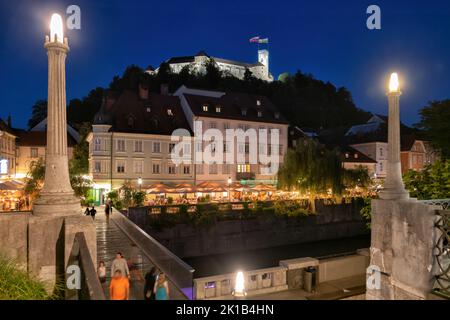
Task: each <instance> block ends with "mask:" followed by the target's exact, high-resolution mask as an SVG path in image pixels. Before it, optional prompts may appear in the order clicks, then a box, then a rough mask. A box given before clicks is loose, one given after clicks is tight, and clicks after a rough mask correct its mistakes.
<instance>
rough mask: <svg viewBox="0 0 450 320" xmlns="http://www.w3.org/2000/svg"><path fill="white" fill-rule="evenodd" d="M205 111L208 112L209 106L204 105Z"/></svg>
mask: <svg viewBox="0 0 450 320" xmlns="http://www.w3.org/2000/svg"><path fill="white" fill-rule="evenodd" d="M203 111H204V112H208V105H207V104H204V105H203Z"/></svg>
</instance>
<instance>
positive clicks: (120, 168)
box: [116, 161, 125, 173]
mask: <svg viewBox="0 0 450 320" xmlns="http://www.w3.org/2000/svg"><path fill="white" fill-rule="evenodd" d="M116 170H117V173H125V161H117V165H116Z"/></svg>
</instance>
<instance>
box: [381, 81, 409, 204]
mask: <svg viewBox="0 0 450 320" xmlns="http://www.w3.org/2000/svg"><path fill="white" fill-rule="evenodd" d="M400 95H401V92H400V90H398V89H396V90H390V92H389V93H388V94H387V96H388V101H389V119H388V162H387V173H386V180H385V183H384V188H383V190H382V191H381V192H380V198H381V199H389V200H394V199H408V198H409V193H408V191H406V190H405V186H404V184H403V178H402V169H401V161H400Z"/></svg>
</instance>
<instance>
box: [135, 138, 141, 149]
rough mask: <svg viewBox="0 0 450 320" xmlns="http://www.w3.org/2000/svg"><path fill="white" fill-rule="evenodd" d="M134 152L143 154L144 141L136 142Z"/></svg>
mask: <svg viewBox="0 0 450 320" xmlns="http://www.w3.org/2000/svg"><path fill="white" fill-rule="evenodd" d="M134 152H142V141H139V140H137V141H135V142H134Z"/></svg>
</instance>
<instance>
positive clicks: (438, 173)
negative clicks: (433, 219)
mask: <svg viewBox="0 0 450 320" xmlns="http://www.w3.org/2000/svg"><path fill="white" fill-rule="evenodd" d="M403 181H404V183H405V188H406V189H407V190H408V191H409V193H410V195H411V197H414V198H418V199H420V200H427V199H448V198H450V159H448V160H439V161H436V162H435V163H433V164H431V165H428V166H426V167H425V168H424V169H423V170H422V171H415V170H409V171H407V172H406V173H405V174H404V175H403Z"/></svg>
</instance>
